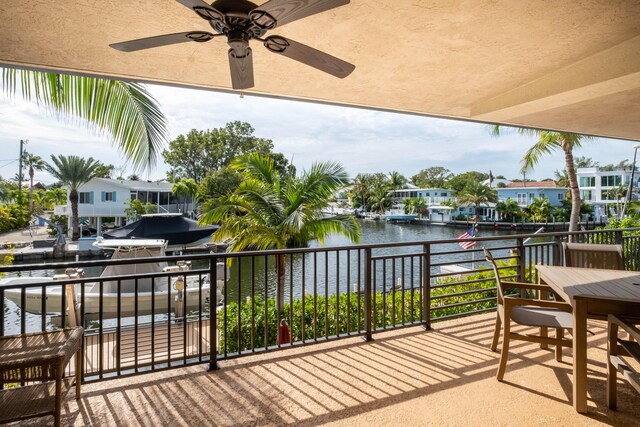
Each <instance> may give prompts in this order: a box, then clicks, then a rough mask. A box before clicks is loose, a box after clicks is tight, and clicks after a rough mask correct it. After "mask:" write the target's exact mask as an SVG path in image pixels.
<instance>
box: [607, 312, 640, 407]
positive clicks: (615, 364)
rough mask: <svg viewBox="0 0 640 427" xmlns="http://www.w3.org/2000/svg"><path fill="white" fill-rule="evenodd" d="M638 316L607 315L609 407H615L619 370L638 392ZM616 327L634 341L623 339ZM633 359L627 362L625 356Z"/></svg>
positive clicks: (639, 358)
mask: <svg viewBox="0 0 640 427" xmlns="http://www.w3.org/2000/svg"><path fill="white" fill-rule="evenodd" d="M638 324H640V318H637V319H626V318H619V317H616V316H613V315H609V322H608V328H607V330H608V337H609V340H608V341H609V342H608V346H607V355H608V363H607V368H608V369H607V404H608V405H609V408H610V409H616V406H617V400H616V396H617V393H616V388H617V381H618V378H617V374H618V372H620V373H621V374H622V377H623V378H624V379H625V380H627V381H628V382H629V383H630V384H631V385H632V386H633V388H635V389H636V390H637V391H638V393H640V372H639V371H638V369H637V366H638V364H639V363H640V344H638V341H640V329H639V328H638V326H637V325H638ZM618 328H620V329H623V330H624V331H626V332H627V333H628V334H629V336H630V337H631V338H633V339H635V342H634V341H632V340H631V339H629V340H624V339H622V338H620V337H619V336H618ZM627 357H628V358H630V359H631V360H635V362H636V363H635V366H636V368H634V364H631V363H627V361H626V360H625V358H627Z"/></svg>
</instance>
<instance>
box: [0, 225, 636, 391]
mask: <svg viewBox="0 0 640 427" xmlns="http://www.w3.org/2000/svg"><path fill="white" fill-rule="evenodd" d="M569 236H572V239H573V240H575V241H581V242H592V243H622V244H623V246H624V250H625V256H626V268H627V269H630V270H640V230H639V229H631V230H597V231H581V232H575V233H567V232H559V233H541V234H536V235H532V234H519V235H508V236H504V235H503V236H495V237H481V238H474V239H467V240H472V241H475V242H476V246H475V247H474V248H472V249H469V250H464V249H462V248H461V247H460V246H459V245H458V243H459V242H460V240H456V239H450V240H439V241H422V242H402V243H390V244H377V245H359V246H345V247H333V248H305V249H290V250H278V251H254V252H242V253H206V254H198V255H188V256H167V257H163V258H162V259H157V258H152V259H150V258H141V259H136V260H131V259H121V260H106V261H105V260H100V261H82V262H72V263H69V262H62V263H53V264H47V265H46V266H44V265H42V264H37V265H14V266H3V267H0V273H8V274H18V273H19V274H21V275H23V276H26V275H29V274H31V273H32V272H33V273H34V274H35V272H36V271H37V270H42V269H43V267H46V268H47V269H56V270H58V271H64V270H65V269H67V268H83V269H85V270H89V269H95V268H96V267H98V268H102V267H105V266H108V265H112V266H113V265H121V264H131V263H137V264H140V263H149V262H159V261H162V262H167V263H168V264H169V265H172V264H175V263H177V262H178V261H189V262H191V263H192V266H193V268H192V269H190V270H188V271H186V270H180V269H179V268H174V269H170V271H162V272H158V273H147V274H135V275H128V276H109V277H106V276H100V277H85V278H65V279H63V280H51V279H47V278H42V279H41V280H40V279H36V280H35V281H32V282H29V283H22V284H20V283H17V284H12V285H6V286H3V287H0V302H1V303H2V309H3V316H2V317H0V335H5V334H6V335H9V334H17V333H25V332H36V331H44V330H53V329H56V328H59V327H61V325H68V324H71V323H79V324H81V325H82V326H84V327H85V337H84V346H83V351H82V357H83V360H82V364H81V366H82V378H83V379H84V381H93V380H99V379H104V378H110V377H114V376H121V375H129V374H135V373H139V372H146V371H149V370H160V369H168V368H173V367H178V366H184V365H187V364H193V363H205V362H207V363H209V366H210V368H211V369H216V368H217V361H219V360H223V359H230V358H235V357H242V356H244V355H247V354H255V353H257V352H264V351H273V350H279V349H282V348H290V347H299V346H303V345H310V344H314V343H317V342H323V341H328V340H334V339H340V338H344V337H351V336H362V337H364V338H365V339H367V340H369V339H371V337H372V335H373V334H375V333H376V332H378V331H382V330H388V329H395V328H402V327H406V326H411V325H422V326H423V327H424V328H426V329H429V328H430V327H431V323H432V322H434V321H438V320H441V319H450V318H455V317H461V316H468V315H471V314H475V313H482V312H486V311H490V310H494V309H495V280H494V279H493V277H492V273H490V271H489V269H488V268H487V266H486V265H485V264H484V262H483V259H482V258H481V254H482V247H486V248H490V249H491V250H492V252H493V253H494V255H495V257H496V259H497V260H498V261H499V263H500V271H501V274H503V275H504V277H505V278H514V279H517V280H521V281H522V280H529V281H537V277H536V270H535V265H536V264H538V263H542V264H551V265H561V264H562V253H561V247H562V246H561V243H562V241H564V240H566V239H567V238H568V237H569ZM529 238H531V240H529V241H528V243H525V241H526V240H527V239H529ZM219 263H224V264H225V265H227V266H228V268H222V269H220V268H218V267H217V266H218V265H219ZM276 265H278V266H279V267H280V268H279V270H276V268H275V266H276ZM451 266H455V268H453V269H452V268H450V267H451ZM181 282H184V283H186V287H184V288H183V287H182V286H181V284H180V283H181ZM218 284H220V295H219V296H217V291H216V288H217V285H218ZM43 296H45V298H42V297H43ZM74 299H75V300H76V302H77V307H76V309H75V310H74V309H73V304H71V303H70V301H72V300H74ZM23 307H25V309H23ZM70 365H71V366H72V365H73V364H70Z"/></svg>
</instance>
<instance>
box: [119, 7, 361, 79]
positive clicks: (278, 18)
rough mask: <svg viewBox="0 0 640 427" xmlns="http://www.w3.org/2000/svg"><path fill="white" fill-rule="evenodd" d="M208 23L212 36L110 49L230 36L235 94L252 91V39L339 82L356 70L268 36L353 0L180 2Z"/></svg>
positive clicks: (165, 38)
mask: <svg viewBox="0 0 640 427" xmlns="http://www.w3.org/2000/svg"><path fill="white" fill-rule="evenodd" d="M177 1H178V3H181V4H183V5H184V6H186V7H188V8H189V9H191V10H193V11H194V12H195V13H196V14H197V15H198V16H200V17H201V18H202V19H205V20H207V21H208V22H209V24H210V25H211V27H212V28H213V30H214V31H215V32H216V34H214V33H210V32H207V31H187V32H184V33H175V34H164V35H161V36H154V37H146V38H143V39H137V40H130V41H126V42H121V43H113V44H110V45H109V46H111V47H112V48H114V49H117V50H120V51H123V52H133V51H136V50H143V49H150V48H154V47H159V46H166V45H171V44H176V43H183V42H189V41H193V42H197V43H203V42H208V41H209V40H211V39H213V38H214V37H221V36H225V37H226V38H227V44H228V45H229V47H230V49H229V67H230V70H231V84H232V87H233V88H234V89H248V88H250V87H253V53H252V51H251V47H249V41H250V40H252V39H255V40H259V41H261V42H262V43H263V44H264V46H265V47H266V48H267V50H269V51H271V52H273V53H277V54H280V55H283V56H286V57H288V58H291V59H293V60H296V61H299V62H302V63H303V64H306V65H309V66H311V67H314V68H317V69H318V70H320V71H324V72H325V73H329V74H331V75H333V76H336V77H339V78H341V79H342V78H345V77H347V76H348V75H349V74H351V72H352V71H353V70H354V69H355V66H354V65H352V64H350V63H348V62H345V61H343V60H341V59H339V58H336V57H334V56H331V55H329V54H328V53H324V52H321V51H319V50H316V49H314V48H312V47H309V46H306V45H304V44H302V43H298V42H296V41H294V40H291V39H288V38H285V37H282V36H278V35H273V36H268V37H266V38H263V36H264V35H265V33H266V32H267V31H269V30H272V29H274V28H276V27H281V26H283V25H285V24H288V23H290V22H293V21H296V20H298V19H302V18H306V17H307V16H311V15H315V14H316V13H320V12H324V11H326V10H330V9H333V8H336V7H339V6H343V5H345V4H347V3H349V0H270V1H267V2H266V3H264V4H263V5H261V6H257V5H255V4H254V3H252V2H250V1H248V0H216V1H214V2H213V3H212V4H211V5H209V4H208V3H205V2H204V1H202V0H177Z"/></svg>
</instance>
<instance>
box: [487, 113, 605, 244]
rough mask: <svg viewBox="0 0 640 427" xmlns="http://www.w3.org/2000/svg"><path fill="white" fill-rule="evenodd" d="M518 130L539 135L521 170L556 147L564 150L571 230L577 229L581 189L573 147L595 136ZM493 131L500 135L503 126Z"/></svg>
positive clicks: (518, 129)
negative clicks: (569, 199)
mask: <svg viewBox="0 0 640 427" xmlns="http://www.w3.org/2000/svg"><path fill="white" fill-rule="evenodd" d="M516 131H517V132H518V133H520V134H523V135H532V136H536V137H538V141H537V142H536V143H535V144H533V145H532V146H531V148H529V149H528V150H527V152H526V153H525V155H524V156H523V157H522V169H521V171H526V170H528V169H533V167H534V166H535V165H536V164H538V162H539V161H540V158H541V157H542V156H543V155H545V154H550V153H551V152H552V151H554V150H556V149H561V150H562V151H563V152H564V162H565V169H566V171H567V176H568V177H569V188H570V189H571V215H570V217H569V231H577V229H578V220H579V219H580V189H579V187H578V178H577V176H576V169H575V165H574V161H573V149H574V148H578V147H581V146H582V142H583V141H588V140H591V139H593V138H592V137H590V136H585V135H578V134H575V133H566V132H551V131H547V130H538V129H523V128H516ZM492 132H493V134H494V135H499V134H500V132H501V126H494V127H493V128H492Z"/></svg>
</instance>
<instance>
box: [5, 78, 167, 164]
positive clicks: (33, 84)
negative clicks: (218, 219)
mask: <svg viewBox="0 0 640 427" xmlns="http://www.w3.org/2000/svg"><path fill="white" fill-rule="evenodd" d="M2 84H3V87H4V90H5V93H6V94H8V95H10V96H12V95H15V94H16V93H20V95H21V96H22V97H24V99H26V100H28V101H35V102H37V103H38V104H42V105H44V106H46V107H49V108H51V109H53V110H55V111H57V112H60V113H63V114H67V115H72V116H76V117H78V118H79V119H81V120H83V121H86V122H87V124H88V125H89V127H90V128H92V129H95V130H99V131H106V132H108V133H109V134H110V135H111V137H112V138H113V140H114V143H115V144H116V145H117V146H118V147H119V148H120V150H121V152H122V153H123V154H124V155H125V156H126V157H128V158H129V159H130V160H131V161H132V162H133V164H134V166H135V167H136V168H139V169H147V168H149V167H151V166H152V165H153V164H154V163H155V161H156V157H157V153H158V151H159V150H160V148H161V147H162V145H163V144H164V143H165V142H166V141H168V135H169V133H168V131H167V127H166V123H167V119H166V118H165V117H164V115H163V114H162V112H161V111H160V107H159V105H158V103H157V102H156V100H155V99H154V98H153V97H152V96H151V94H150V93H149V92H148V91H147V89H146V88H145V87H144V86H143V85H141V84H139V83H130V82H121V81H115V80H105V79H98V78H93V77H84V76H72V75H65V74H53V73H46V72H41V71H26V70H18V69H13V68H3V69H2ZM18 88H19V90H18Z"/></svg>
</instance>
